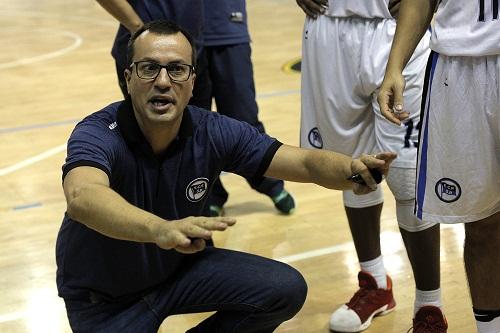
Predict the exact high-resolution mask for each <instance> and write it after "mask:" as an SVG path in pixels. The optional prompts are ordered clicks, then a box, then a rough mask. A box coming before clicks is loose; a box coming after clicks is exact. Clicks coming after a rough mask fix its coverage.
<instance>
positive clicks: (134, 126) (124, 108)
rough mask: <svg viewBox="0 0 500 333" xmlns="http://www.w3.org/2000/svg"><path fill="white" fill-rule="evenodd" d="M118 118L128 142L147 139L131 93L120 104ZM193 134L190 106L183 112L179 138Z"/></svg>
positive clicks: (135, 143)
mask: <svg viewBox="0 0 500 333" xmlns="http://www.w3.org/2000/svg"><path fill="white" fill-rule="evenodd" d="M116 118H117V119H116V122H117V124H118V127H119V128H120V132H121V133H122V135H123V137H124V139H125V141H126V142H127V143H128V144H132V145H137V144H139V143H141V142H144V141H146V138H145V137H144V134H143V133H142V131H141V128H140V127H139V124H138V123H137V119H136V118H135V115H134V109H133V107H132V100H131V98H130V95H129V96H127V98H126V99H125V100H124V101H123V102H122V103H121V104H120V105H119V106H118V111H117V116H116ZM192 135H193V120H192V118H191V114H190V112H189V108H188V107H186V108H185V109H184V112H183V114H182V121H181V126H180V128H179V133H178V134H177V139H185V138H188V137H190V136H192Z"/></svg>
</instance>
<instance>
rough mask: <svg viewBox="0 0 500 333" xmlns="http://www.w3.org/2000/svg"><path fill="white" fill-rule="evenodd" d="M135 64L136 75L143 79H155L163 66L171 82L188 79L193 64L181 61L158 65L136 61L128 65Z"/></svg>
mask: <svg viewBox="0 0 500 333" xmlns="http://www.w3.org/2000/svg"><path fill="white" fill-rule="evenodd" d="M134 65H135V69H136V71H135V72H136V73H137V76H138V77H139V78H141V79H143V80H155V79H156V78H157V77H158V74H160V72H161V69H162V68H165V70H166V71H167V74H168V77H169V78H170V80H172V81H173V82H184V81H187V80H188V79H189V77H190V76H191V74H192V73H193V71H194V66H192V65H188V64H182V63H175V62H173V63H170V64H166V65H160V64H158V63H156V62H152V61H136V62H134V63H132V65H130V68H132V67H133V66H134Z"/></svg>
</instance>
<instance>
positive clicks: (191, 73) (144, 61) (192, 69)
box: [129, 60, 195, 82]
mask: <svg viewBox="0 0 500 333" xmlns="http://www.w3.org/2000/svg"><path fill="white" fill-rule="evenodd" d="M140 63H150V64H155V65H157V66H159V68H160V69H159V70H158V73H156V75H155V76H154V77H150V78H145V77H141V76H140V75H139V71H138V70H137V65H138V64H140ZM134 65H135V74H136V75H137V77H138V78H139V79H141V80H151V81H154V80H156V78H157V77H158V75H160V72H161V70H162V69H163V68H165V70H166V71H167V75H168V77H169V78H170V80H171V81H172V82H186V81H187V80H189V78H190V77H191V75H193V73H194V70H195V68H194V66H193V65H189V64H184V63H182V62H172V63H168V64H166V65H162V64H159V63H157V62H154V61H149V60H141V61H134V62H133V63H132V65H130V67H129V68H132V67H134ZM176 65H182V66H188V67H189V74H188V76H187V77H186V79H185V80H178V79H176V78H173V77H172V75H171V74H170V71H169V70H168V69H169V67H171V66H176Z"/></svg>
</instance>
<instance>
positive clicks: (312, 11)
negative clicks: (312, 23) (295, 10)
mask: <svg viewBox="0 0 500 333" xmlns="http://www.w3.org/2000/svg"><path fill="white" fill-rule="evenodd" d="M296 1H297V5H299V7H300V8H302V10H303V11H304V13H306V15H307V16H309V17H311V18H313V19H315V18H317V17H318V15H321V14H324V13H325V10H326V8H328V0H296Z"/></svg>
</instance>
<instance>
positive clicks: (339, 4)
mask: <svg viewBox="0 0 500 333" xmlns="http://www.w3.org/2000/svg"><path fill="white" fill-rule="evenodd" d="M389 2H390V0H328V9H327V11H326V13H325V15H326V16H332V17H352V16H355V17H365V18H388V19H390V18H392V16H391V13H390V12H389Z"/></svg>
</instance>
